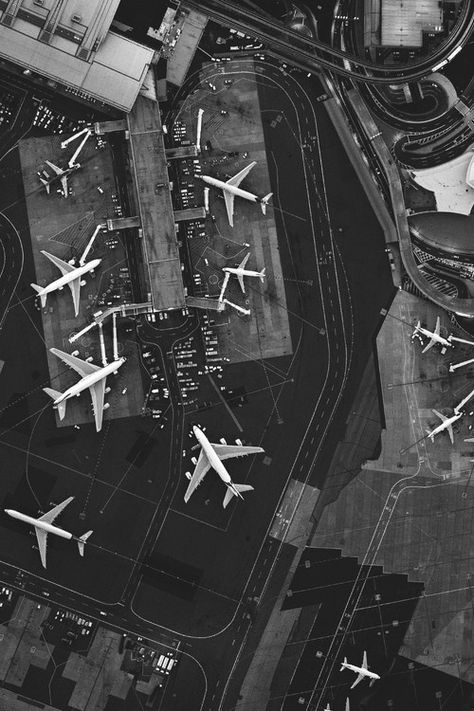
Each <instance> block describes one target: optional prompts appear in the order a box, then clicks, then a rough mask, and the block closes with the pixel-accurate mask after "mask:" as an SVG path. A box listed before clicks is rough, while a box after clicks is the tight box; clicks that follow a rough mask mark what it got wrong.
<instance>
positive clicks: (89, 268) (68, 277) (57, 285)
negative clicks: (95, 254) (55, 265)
mask: <svg viewBox="0 0 474 711" xmlns="http://www.w3.org/2000/svg"><path fill="white" fill-rule="evenodd" d="M101 261H102V260H101V259H92V260H91V261H90V262H87V264H84V266H83V267H77V269H74V270H73V271H70V272H68V273H67V274H64V275H63V276H62V277H59V279H55V280H54V281H52V282H51V284H48V285H47V286H45V287H44V289H43V290H42V291H41V292H39V295H42V296H44V295H45V294H50V293H51V292H52V291H57V290H58V289H62V288H63V287H64V286H66V285H67V284H69V283H70V282H71V281H74V280H75V279H80V278H81V276H83V275H84V274H87V273H88V272H93V271H94V269H97V267H98V266H99V264H100V263H101Z"/></svg>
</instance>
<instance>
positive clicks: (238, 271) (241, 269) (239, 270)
mask: <svg viewBox="0 0 474 711" xmlns="http://www.w3.org/2000/svg"><path fill="white" fill-rule="evenodd" d="M249 257H250V252H249V253H248V254H247V256H246V257H244V258H243V260H242V261H241V262H240V264H239V266H238V267H223V269H222V271H223V272H226V274H235V276H236V277H237V279H238V280H239V284H240V288H241V289H242V293H243V294H245V286H244V276H248V277H258V278H259V279H260V281H261V282H262V284H263V282H264V281H265V267H264V268H263V269H262V271H261V272H255V271H253V270H252V269H245V265H246V264H247V262H248V260H249Z"/></svg>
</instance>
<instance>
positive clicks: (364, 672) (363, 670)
mask: <svg viewBox="0 0 474 711" xmlns="http://www.w3.org/2000/svg"><path fill="white" fill-rule="evenodd" d="M344 669H350V670H351V671H353V672H355V673H356V674H357V675H358V676H357V679H356V680H355V682H354V683H353V684H352V686H351V689H353V688H354V686H356V685H357V684H358V683H359V682H360V681H362V679H363V678H364V677H366V676H367V677H370V679H380V676H379V675H378V674H376V673H375V672H371V671H369V669H368V666H367V652H364V658H363V660H362V666H361V667H358V666H356V665H355V664H349V663H348V661H347V657H344V661H343V662H342V663H341V669H340V671H343V670H344Z"/></svg>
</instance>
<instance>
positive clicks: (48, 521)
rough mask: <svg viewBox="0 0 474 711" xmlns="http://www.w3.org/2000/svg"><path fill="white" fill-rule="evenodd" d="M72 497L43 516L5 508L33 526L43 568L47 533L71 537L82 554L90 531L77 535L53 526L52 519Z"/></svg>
mask: <svg viewBox="0 0 474 711" xmlns="http://www.w3.org/2000/svg"><path fill="white" fill-rule="evenodd" d="M73 498H74V496H70V497H69V498H68V499H66V500H65V501H63V502H62V504H58V505H57V506H55V507H54V508H53V509H51V511H48V513H45V514H43V516H40V517H39V518H34V517H33V516H27V515H26V514H22V513H20V511H15V510H14V509H5V513H7V514H8V515H9V516H11V517H12V518H16V519H18V521H23V523H30V524H31V525H32V526H34V527H35V533H36V538H37V540H38V548H39V552H40V556H41V562H42V564H43V568H46V544H47V538H48V533H54V535H55V536H61V538H67V539H69V540H71V539H72V540H74V541H76V542H77V546H78V548H79V553H80V555H82V556H83V555H84V544H85V542H86V541H87V539H88V538H89V536H90V535H91V533H92V531H87V533H84V534H83V535H82V536H79V537H77V536H74V535H73V534H72V533H70V532H69V531H65V530H64V529H63V528H58V527H57V526H53V521H54V520H55V518H56V517H57V516H59V514H60V513H61V511H62V510H63V509H65V508H66V506H67V505H68V504H70V503H71V501H72V500H73Z"/></svg>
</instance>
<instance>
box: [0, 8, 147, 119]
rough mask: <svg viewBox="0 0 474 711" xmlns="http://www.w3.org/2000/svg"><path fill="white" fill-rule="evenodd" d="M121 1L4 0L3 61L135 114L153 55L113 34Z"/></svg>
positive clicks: (0, 13) (0, 18) (0, 25)
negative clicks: (132, 109) (112, 25)
mask: <svg viewBox="0 0 474 711" xmlns="http://www.w3.org/2000/svg"><path fill="white" fill-rule="evenodd" d="M119 3H120V0H82V2H81V3H80V6H79V7H80V9H78V3H77V2H74V1H73V0H65V2H63V0H1V1H0V59H3V60H4V62H10V63H12V64H13V65H18V66H20V67H24V72H23V73H30V74H38V75H40V76H41V77H45V78H46V79H47V80H48V83H49V84H50V86H52V87H54V88H56V89H58V90H59V89H61V88H62V89H65V90H66V91H73V92H74V93H75V94H77V95H78V96H79V97H81V98H83V99H84V100H89V101H92V102H98V103H99V104H102V105H107V106H111V107H113V108H116V109H118V110H120V111H125V112H128V111H130V110H131V108H132V106H133V104H134V103H135V100H136V98H137V96H138V93H139V91H140V89H141V88H142V85H143V82H144V80H145V77H146V75H147V72H148V70H149V68H150V65H151V63H152V61H153V58H154V54H155V52H154V50H153V49H151V48H149V47H145V46H144V45H141V44H139V43H137V42H134V41H132V40H130V39H128V38H126V37H122V36H121V35H118V34H116V33H114V32H110V25H111V23H112V20H113V18H114V15H115V13H116V11H117V7H118V5H119Z"/></svg>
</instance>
